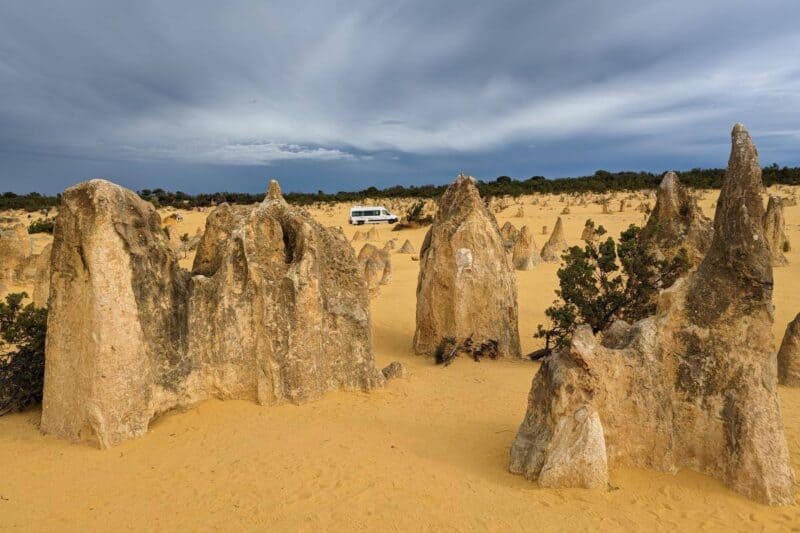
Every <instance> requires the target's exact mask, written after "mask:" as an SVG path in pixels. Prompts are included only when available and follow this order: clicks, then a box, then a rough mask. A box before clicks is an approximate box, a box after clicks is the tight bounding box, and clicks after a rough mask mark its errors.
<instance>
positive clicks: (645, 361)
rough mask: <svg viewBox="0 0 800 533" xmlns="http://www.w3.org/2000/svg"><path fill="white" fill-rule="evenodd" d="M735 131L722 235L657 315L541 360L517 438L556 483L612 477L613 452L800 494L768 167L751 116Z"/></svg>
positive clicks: (785, 498)
mask: <svg viewBox="0 0 800 533" xmlns="http://www.w3.org/2000/svg"><path fill="white" fill-rule="evenodd" d="M732 143H733V146H732V150H731V157H730V161H729V164H728V171H727V174H726V177H725V182H724V185H723V188H722V191H721V194H720V198H719V202H718V205H717V210H716V216H715V219H714V235H713V239H712V241H711V243H710V245H708V251H707V253H706V254H705V256H704V258H703V259H702V262H701V263H700V264H699V266H698V268H697V270H696V271H695V272H693V273H690V275H689V276H688V277H687V278H685V279H683V280H679V281H678V282H677V283H676V284H675V285H674V286H673V287H671V288H669V289H667V290H665V291H663V292H662V294H661V296H660V298H659V302H658V311H657V314H656V315H655V316H651V317H648V318H646V319H644V320H641V321H639V322H637V323H636V324H634V325H633V326H629V327H624V326H623V327H622V329H624V330H625V331H624V332H616V333H615V335H612V337H615V338H614V339H609V342H606V339H603V342H602V343H601V342H598V339H596V338H595V337H594V336H593V335H592V333H591V330H590V329H588V327H581V328H579V329H578V331H577V332H576V333H575V335H574V337H573V339H572V342H571V345H570V346H569V347H568V348H566V349H564V350H561V351H558V352H555V353H554V354H552V355H551V356H549V357H548V358H546V359H545V360H544V361H543V363H542V366H541V368H540V370H539V372H538V373H537V374H536V377H535V378H534V381H533V385H532V388H531V392H530V396H529V404H528V411H527V413H526V415H525V418H524V420H523V422H522V425H521V427H520V429H519V432H518V433H517V436H516V439H515V441H514V444H513V446H512V449H511V457H510V465H509V466H510V470H511V471H512V472H514V473H519V474H523V475H525V476H526V477H528V478H530V479H536V480H538V482H539V484H540V485H542V486H545V487H606V486H607V483H608V469H609V466H611V465H614V464H626V465H632V466H639V467H647V468H653V469H656V470H660V471H675V470H677V469H680V468H683V467H686V468H692V469H695V470H698V471H701V472H704V473H707V474H709V475H711V476H713V477H715V478H717V479H719V480H721V481H722V482H723V483H725V484H726V485H728V486H729V487H731V488H733V489H734V490H736V491H737V492H740V493H742V494H744V495H746V496H748V497H750V498H753V499H756V500H759V501H762V502H766V503H771V504H789V503H792V502H793V501H794V492H795V487H794V476H793V472H792V469H791V465H790V461H789V453H788V449H787V444H786V437H785V435H784V430H783V422H782V419H781V416H780V408H779V404H778V397H777V376H778V372H777V369H776V357H775V352H774V351H773V341H772V333H771V326H772V322H773V305H772V266H771V254H770V250H769V248H768V245H767V241H766V239H765V236H764V229H763V225H762V220H763V217H764V207H763V204H762V201H761V198H760V196H759V193H760V191H761V188H762V183H761V169H760V166H759V163H758V154H757V151H756V148H755V146H754V145H753V143H752V141H751V139H750V135H749V134H748V132H747V131H746V130H745V128H744V127H743V126H741V125H736V126H735V127H734V129H733V133H732ZM671 181H673V183H672V185H670V183H669V182H667V183H666V185H667V186H668V187H672V186H674V185H675V183H674V180H671ZM676 189H677V188H676ZM673 196H674V197H676V198H680V193H679V192H676V193H675V194H673ZM660 203H661V205H660V209H673V207H674V206H673V205H664V203H663V202H660ZM678 205H680V203H679V204H678ZM684 205H687V204H684ZM680 211H681V209H680V208H679V209H678V214H680ZM684 227H686V226H684ZM688 227H689V228H691V227H692V224H688ZM696 229H697V230H698V235H699V234H700V233H703V235H705V233H704V232H700V231H699V228H696ZM679 230H680V231H681V232H682V233H681V234H682V235H684V236H687V235H688V233H685V232H683V231H684V230H683V229H679ZM696 242H697V243H701V242H703V241H702V239H700V238H698V240H697V241H696ZM792 338H795V339H796V336H794V337H792ZM789 342H790V343H791V342H793V341H789ZM608 346H614V347H613V348H612V347H608Z"/></svg>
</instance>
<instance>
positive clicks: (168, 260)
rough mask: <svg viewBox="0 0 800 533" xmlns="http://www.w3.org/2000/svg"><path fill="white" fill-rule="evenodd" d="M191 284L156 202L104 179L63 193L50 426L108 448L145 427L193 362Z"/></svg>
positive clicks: (49, 350) (47, 401) (46, 427)
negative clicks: (189, 348) (189, 341)
mask: <svg viewBox="0 0 800 533" xmlns="http://www.w3.org/2000/svg"><path fill="white" fill-rule="evenodd" d="M188 281H189V280H188V274H187V273H186V272H185V271H183V270H181V268H180V267H179V266H178V260H177V258H176V257H175V255H174V254H173V253H172V252H171V251H170V249H169V243H168V241H167V237H166V235H165V234H164V232H163V231H162V230H161V220H160V217H159V216H158V213H157V212H156V210H155V209H154V208H153V206H152V204H150V203H149V202H145V201H144V200H142V199H141V198H139V197H138V196H136V195H135V194H134V193H133V192H131V191H129V190H127V189H123V188H122V187H119V186H117V185H114V184H112V183H109V182H107V181H104V180H91V181H88V182H84V183H81V184H79V185H76V186H74V187H70V188H69V189H67V190H66V191H64V193H63V195H62V198H61V207H60V209H59V215H58V219H57V220H56V224H55V229H54V233H53V248H52V256H51V276H50V312H49V315H48V321H47V325H48V327H47V344H46V363H45V386H44V398H43V402H42V423H41V429H42V431H44V432H45V433H49V434H53V435H57V436H59V437H64V438H67V439H70V440H84V439H91V438H94V439H96V440H97V441H98V442H99V444H100V445H101V446H104V447H107V446H110V445H113V444H116V443H118V442H120V441H122V440H124V439H126V438H132V437H136V436H140V435H142V434H144V433H145V431H146V430H147V424H148V422H149V421H150V420H151V419H152V418H153V417H154V416H155V415H156V414H157V413H159V412H160V411H162V410H164V409H163V407H164V405H163V399H164V396H167V395H170V393H172V392H174V391H177V390H179V388H180V386H181V384H182V383H183V382H184V381H185V379H186V376H187V374H188V372H189V370H190V368H191V363H190V361H189V360H188V358H187V356H186V346H187V300H188Z"/></svg>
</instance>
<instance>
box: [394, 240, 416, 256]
mask: <svg viewBox="0 0 800 533" xmlns="http://www.w3.org/2000/svg"><path fill="white" fill-rule="evenodd" d="M397 253H399V254H415V253H417V250H416V249H415V248H414V245H413V244H411V241H409V240H408V239H406V242H404V243H403V246H401V247H400V250H399V251H398V252H397Z"/></svg>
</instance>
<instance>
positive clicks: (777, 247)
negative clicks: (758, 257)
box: [764, 196, 789, 266]
mask: <svg viewBox="0 0 800 533" xmlns="http://www.w3.org/2000/svg"><path fill="white" fill-rule="evenodd" d="M785 228H786V221H785V219H784V217H783V201H782V200H781V198H780V197H778V196H770V197H769V201H768V203H767V212H766V213H764V235H765V236H766V238H767V246H769V250H770V252H771V253H772V265H773V266H784V265H787V264H789V261H788V259H786V255H785V254H784V251H788V250H789V238H788V237H787V236H786V230H785Z"/></svg>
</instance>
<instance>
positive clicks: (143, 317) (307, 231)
mask: <svg viewBox="0 0 800 533" xmlns="http://www.w3.org/2000/svg"><path fill="white" fill-rule="evenodd" d="M270 189H271V191H275V190H276V187H271V188H270ZM159 222H160V221H159V217H158V214H157V213H156V212H155V210H154V209H153V207H152V206H151V205H150V204H149V203H147V202H144V201H143V200H141V199H140V198H138V197H137V196H136V195H135V194H134V193H132V192H131V191H128V190H126V189H123V188H121V187H118V186H116V185H113V184H111V183H108V182H106V181H103V180H92V181H89V182H85V183H82V184H79V185H77V186H75V187H72V188H70V189H67V191H65V192H64V195H63V197H62V208H61V212H60V215H59V218H58V221H57V222H56V228H55V235H54V242H53V252H52V262H51V265H52V275H51V290H50V293H51V299H50V307H51V310H50V314H49V318H48V335H47V347H46V360H47V362H46V367H45V374H46V376H45V390H44V401H43V407H42V430H43V431H45V432H47V433H52V434H55V435H58V436H60V437H64V438H68V439H71V440H96V441H97V442H99V443H100V445H101V446H104V447H105V446H111V445H114V444H117V443H119V442H121V441H122V440H125V439H129V438H133V437H137V436H140V435H142V434H143V433H144V432H146V431H147V427H148V424H149V422H150V421H151V420H152V419H153V418H154V417H156V416H158V415H159V414H160V413H163V412H165V411H167V410H170V409H173V408H176V407H185V406H188V405H191V404H193V403H195V402H197V401H200V400H203V399H206V398H210V397H216V398H222V399H228V398H231V399H250V400H255V401H258V402H259V403H261V404H270V405H271V404H278V403H283V402H287V401H289V402H295V403H300V402H304V401H307V400H311V399H314V398H317V397H319V396H320V395H321V394H323V393H325V392H327V391H331V390H340V389H344V390H369V389H371V388H374V387H376V386H380V385H381V384H382V383H383V381H384V379H383V376H382V374H381V373H380V372H379V371H378V370H376V369H375V366H374V361H373V358H372V351H371V347H370V328H369V308H368V305H367V290H366V286H365V284H364V281H363V279H362V277H361V275H360V273H359V267H358V263H357V261H356V258H355V254H354V253H353V251H352V248H351V247H350V245H349V244H348V243H347V241H346V239H345V238H344V235H343V234H342V233H341V232H340V231H333V230H328V229H325V228H323V227H322V226H321V225H319V224H318V223H317V222H315V221H314V220H313V219H312V218H311V217H310V216H309V215H308V213H306V212H305V211H303V210H301V209H296V208H293V207H291V206H289V205H288V204H287V203H286V202H285V201H284V200H283V199H282V198H280V197H279V196H277V194H276V193H271V194H268V195H267V199H265V201H264V202H263V203H262V204H260V205H258V206H257V207H255V208H252V207H242V208H238V207H237V208H232V207H230V206H228V205H225V204H223V205H222V206H220V208H219V209H218V210H217V211H215V212H214V213H211V215H210V216H209V217H208V220H207V222H206V232H205V234H204V237H203V240H202V242H201V244H200V246H199V247H198V253H197V256H196V258H195V265H194V269H193V270H194V274H195V275H194V277H190V275H189V273H188V272H186V271H185V270H183V269H181V268H180V267H179V266H178V263H177V258H176V257H175V255H174V254H173V253H172V252H171V250H170V249H169V244H168V242H167V238H166V235H165V234H164V232H163V231H161V228H160V223H159Z"/></svg>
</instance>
